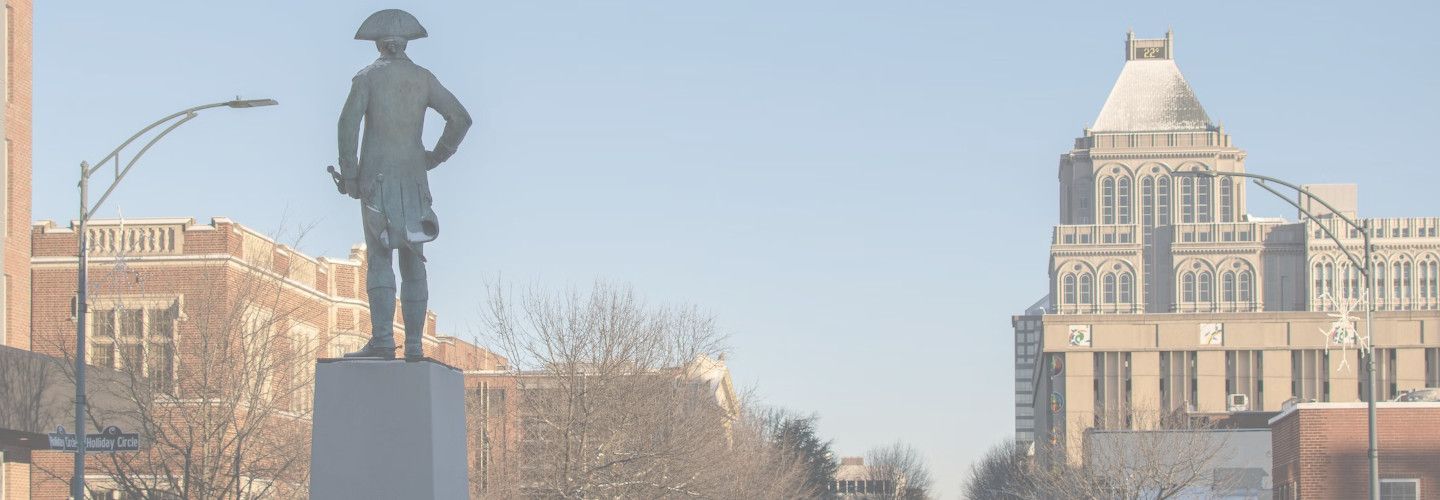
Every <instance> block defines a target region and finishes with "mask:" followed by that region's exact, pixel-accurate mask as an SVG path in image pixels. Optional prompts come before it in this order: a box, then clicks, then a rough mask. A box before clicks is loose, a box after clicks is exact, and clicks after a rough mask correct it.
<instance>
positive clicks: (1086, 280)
mask: <svg viewBox="0 0 1440 500" xmlns="http://www.w3.org/2000/svg"><path fill="white" fill-rule="evenodd" d="M1079 303H1080V304H1084V305H1093V304H1095V278H1093V277H1091V276H1090V273H1082V274H1081V275H1080V302H1079Z"/></svg>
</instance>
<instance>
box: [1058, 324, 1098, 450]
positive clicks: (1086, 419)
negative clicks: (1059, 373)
mask: <svg viewBox="0 0 1440 500" xmlns="http://www.w3.org/2000/svg"><path fill="white" fill-rule="evenodd" d="M1046 397H1049V396H1046ZM1064 422H1065V431H1066V432H1065V455H1066V456H1067V457H1069V459H1070V462H1071V463H1072V464H1076V465H1078V464H1080V463H1081V459H1082V458H1083V453H1084V441H1085V429H1089V428H1091V427H1093V426H1094V425H1095V353H1093V352H1088V351H1086V352H1067V353H1065V420H1064Z"/></svg>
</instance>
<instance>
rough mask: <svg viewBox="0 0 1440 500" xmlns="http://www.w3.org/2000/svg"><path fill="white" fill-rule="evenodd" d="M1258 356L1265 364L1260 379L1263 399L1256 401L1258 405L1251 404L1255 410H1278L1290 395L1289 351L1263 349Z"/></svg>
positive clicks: (1290, 371)
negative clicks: (1263, 392)
mask: <svg viewBox="0 0 1440 500" xmlns="http://www.w3.org/2000/svg"><path fill="white" fill-rule="evenodd" d="M1260 356H1261V358H1260V359H1261V360H1262V361H1261V362H1263V363H1264V364H1265V373H1264V374H1263V377H1262V378H1261V379H1260V380H1262V381H1264V382H1265V400H1264V401H1256V402H1255V403H1258V406H1257V405H1251V406H1252V409H1257V410H1265V411H1278V410H1280V405H1282V404H1284V403H1285V400H1287V399H1290V397H1291V394H1290V389H1291V387H1290V381H1291V380H1292V378H1291V375H1292V369H1291V366H1290V361H1291V359H1290V351H1288V350H1286V351H1264V352H1263V353H1261V354H1260Z"/></svg>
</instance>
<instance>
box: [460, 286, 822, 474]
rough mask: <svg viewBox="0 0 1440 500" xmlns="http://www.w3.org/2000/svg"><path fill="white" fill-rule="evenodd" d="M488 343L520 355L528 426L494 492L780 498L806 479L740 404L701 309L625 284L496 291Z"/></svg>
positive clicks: (520, 399)
mask: <svg viewBox="0 0 1440 500" xmlns="http://www.w3.org/2000/svg"><path fill="white" fill-rule="evenodd" d="M486 319H487V326H488V332H487V336H488V337H489V340H490V341H491V342H490V343H491V345H493V346H495V347H496V348H498V350H499V351H500V354H501V355H503V356H505V357H506V358H508V359H509V360H510V362H511V363H512V365H511V367H510V368H511V373H510V374H509V376H510V377H513V380H514V381H515V386H516V392H518V395H517V397H516V400H515V401H514V402H513V404H514V405H515V408H516V413H517V415H515V416H514V418H515V420H517V421H518V422H519V424H518V429H517V431H518V432H516V436H515V437H514V438H513V439H512V440H511V441H512V442H511V443H508V446H510V447H511V449H510V450H507V453H505V455H506V456H507V457H510V460H512V461H513V463H512V464H511V465H510V466H508V467H505V468H506V469H508V470H510V471H513V473H512V474H508V475H507V474H498V475H496V476H495V477H497V478H505V477H507V476H508V477H509V478H510V479H511V481H510V482H509V484H492V485H490V487H489V488H488V489H487V490H486V491H483V492H480V493H482V494H484V495H489V496H493V497H497V498H512V497H520V496H527V497H546V498H621V497H625V498H672V497H693V498H755V497H767V498H779V497H786V496H794V493H795V491H797V490H796V488H798V486H796V485H797V484H798V482H797V481H796V479H797V478H798V475H797V474H793V473H792V472H791V471H794V470H795V469H794V468H793V467H786V466H785V464H784V463H783V461H782V459H781V458H780V457H779V456H778V454H776V453H774V452H773V448H772V447H770V446H768V445H767V444H766V443H767V442H766V441H765V435H764V425H763V421H762V419H760V418H758V417H757V416H756V415H754V414H751V413H747V412H745V411H743V410H742V409H741V406H740V401H738V399H739V398H738V396H736V395H735V393H734V391H733V389H732V388H731V387H730V380H729V375H728V371H726V370H725V369H724V365H723V359H724V357H723V354H724V345H723V340H724V339H723V336H722V335H721V334H720V333H719V332H718V331H717V330H716V328H715V321H714V319H713V318H711V317H710V316H707V315H705V314H703V313H701V312H700V311H699V310H698V309H697V308H694V307H651V306H647V305H645V304H643V303H642V302H640V301H639V300H638V299H636V297H635V295H634V292H633V291H632V290H630V289H629V288H625V287H618V286H614V285H608V284H603V283H600V284H596V285H595V286H594V287H593V288H591V289H590V290H589V291H588V293H581V292H579V291H577V290H571V291H569V292H567V293H564V294H559V295H549V294H545V293H542V292H537V291H531V292H528V293H526V294H525V295H524V297H523V298H522V299H521V302H520V303H519V305H518V306H517V305H516V304H515V303H514V302H512V300H511V299H510V298H509V297H508V296H507V293H506V291H505V289H504V288H503V287H501V286H495V287H493V288H492V293H491V295H490V299H489V302H488V310H487V312H486Z"/></svg>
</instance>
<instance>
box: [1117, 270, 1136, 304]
mask: <svg viewBox="0 0 1440 500" xmlns="http://www.w3.org/2000/svg"><path fill="white" fill-rule="evenodd" d="M1134 281H1135V279H1134V278H1133V277H1131V276H1130V273H1128V272H1125V273H1120V303H1121V304H1131V303H1134V302H1135V295H1134V294H1133V293H1132V290H1133V289H1134Z"/></svg>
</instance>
